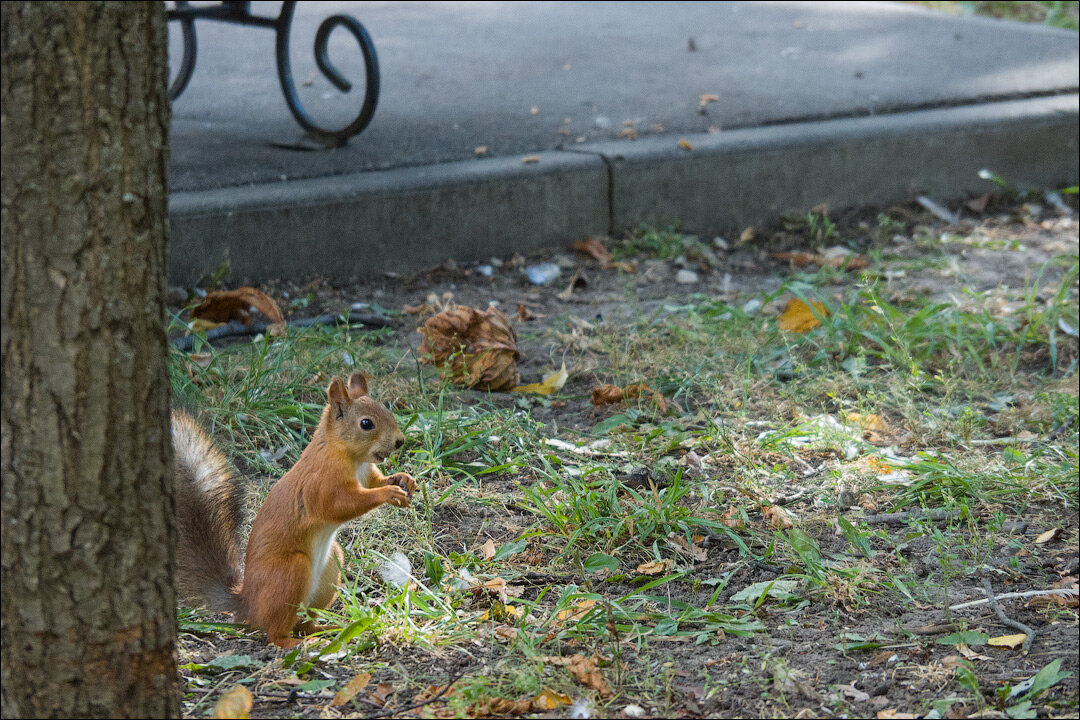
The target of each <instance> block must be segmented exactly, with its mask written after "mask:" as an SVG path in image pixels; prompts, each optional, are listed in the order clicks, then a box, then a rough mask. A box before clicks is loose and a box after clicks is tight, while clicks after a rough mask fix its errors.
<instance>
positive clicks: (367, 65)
mask: <svg viewBox="0 0 1080 720" xmlns="http://www.w3.org/2000/svg"><path fill="white" fill-rule="evenodd" d="M295 12H296V2H295V0H286V2H283V3H282V4H281V12H280V13H279V14H278V16H277V17H276V18H272V17H264V16H259V15H252V14H251V3H250V2H223V3H221V4H220V5H214V6H210V7H192V6H191V5H190V3H188V2H186V1H185V0H177V2H176V6H175V7H174V8H173V9H170V10H168V11H167V17H168V19H169V20H173V21H176V22H179V23H180V27H181V31H182V33H183V38H184V57H183V59H182V60H181V61H180V68H179V70H178V71H177V74H176V78H175V79H174V80H173V81H172V83H171V84H170V85H169V100H175V99H176V98H178V97H180V94H181V93H183V92H184V89H185V88H186V87H187V84H188V81H190V80H191V75H192V73H193V72H194V71H195V58H196V55H197V53H198V46H197V44H196V37H195V20H196V19H204V20H217V21H219V22H230V23H235V24H238V25H247V26H252V27H268V28H272V29H273V30H274V32H275V33H276V35H277V42H276V44H275V48H276V51H275V54H276V55H277V71H278V80H279V81H280V82H281V92H282V94H284V96H285V103H286V104H287V105H288V106H289V111H290V112H291V113H292V115H293V117H294V118H296V122H297V123H299V125H300V127H302V128H304V130H306V131H307V133H308V134H309V135H311V136H312V137H314V138H316V139H317V140H319V141H321V142H323V143H326V144H327V145H335V146H336V145H344V144H345V143H346V142H348V140H349V138H351V137H352V136H353V135H356V134H357V133H360V132H361V131H363V130H364V128H366V127H367V126H368V123H370V122H371V118H372V117H373V116H374V115H375V106H376V105H377V104H378V102H379V59H378V56H377V55H376V53H375V43H374V42H372V40H371V36H370V35H368V32H367V30H365V29H364V26H363V25H361V24H360V22H359V21H358V20H357V19H356V18H354V17H352V16H351V15H331V16H330V17H328V18H326V19H325V20H323V21H322V23H321V24H320V25H319V29H318V31H317V32H316V33H315V48H314V50H315V64H316V65H317V66H318V67H319V71H320V72H322V74H323V75H324V76H325V77H326V79H327V80H329V81H330V82H331V83H332V84H333V85H334V87H336V88H337V89H338V90H340V91H341V92H343V93H347V92H349V91H351V90H352V83H351V82H349V81H348V80H347V79H345V77H344V76H342V74H341V73H340V72H339V71H338V69H337V68H336V67H334V65H333V64H332V63H331V62H330V58H329V55H328V53H327V43H328V42H329V39H330V33H332V32H333V31H334V30H335V29H337V28H338V27H343V28H345V29H346V30H348V31H349V33H350V34H351V35H352V36H353V38H355V39H356V43H357V45H359V47H360V52H361V53H363V56H364V70H365V78H364V80H365V90H364V103H363V105H362V106H361V108H360V113H359V114H358V115H357V116H356V118H355V119H353V121H352V122H350V123H349V124H347V125H345V126H344V127H341V128H338V129H333V128H324V127H320V126H319V125H317V124H316V123H315V121H314V120H312V118H311V116H310V115H309V114H308V112H307V110H306V109H305V108H304V104H303V103H302V102H301V101H300V96H299V95H298V94H297V92H296V83H295V82H294V81H293V77H292V66H291V63H290V62H289V35H290V33H291V32H292V22H293V15H294V13H295Z"/></svg>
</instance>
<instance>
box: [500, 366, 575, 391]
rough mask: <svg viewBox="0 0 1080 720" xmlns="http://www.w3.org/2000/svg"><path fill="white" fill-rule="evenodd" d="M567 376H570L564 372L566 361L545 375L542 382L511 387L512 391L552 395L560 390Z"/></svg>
mask: <svg viewBox="0 0 1080 720" xmlns="http://www.w3.org/2000/svg"><path fill="white" fill-rule="evenodd" d="M568 377H570V376H569V374H568V373H567V372H566V363H563V366H562V367H561V368H559V369H558V370H556V371H555V372H553V373H551V374H550V375H547V376H545V377H544V379H543V381H542V382H538V383H529V384H528V385H518V386H517V387H516V388H513V391H514V392H527V393H535V394H537V395H554V394H555V393H557V392H559V391H560V390H562V387H563V385H565V384H566V379H567V378H568Z"/></svg>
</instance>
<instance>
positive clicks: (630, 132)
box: [619, 128, 637, 140]
mask: <svg viewBox="0 0 1080 720" xmlns="http://www.w3.org/2000/svg"><path fill="white" fill-rule="evenodd" d="M619 137H621V138H626V139H627V140H637V130H635V129H634V128H623V129H622V130H620V131H619Z"/></svg>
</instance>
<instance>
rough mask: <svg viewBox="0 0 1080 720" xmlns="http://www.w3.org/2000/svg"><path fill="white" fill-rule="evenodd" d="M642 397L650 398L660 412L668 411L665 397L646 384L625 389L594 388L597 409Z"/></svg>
mask: <svg viewBox="0 0 1080 720" xmlns="http://www.w3.org/2000/svg"><path fill="white" fill-rule="evenodd" d="M640 397H648V398H649V400H651V401H652V402H654V403H656V407H657V409H658V410H660V412H665V411H666V410H667V403H666V402H664V396H663V395H661V394H660V393H659V392H657V391H656V390H653V389H652V388H650V387H649V386H648V385H646V384H645V383H635V384H633V385H627V386H626V387H625V388H621V387H618V386H617V385H600V386H598V387H595V388H593V391H592V404H593V405H594V406H596V407H603V406H604V405H613V404H615V403H620V402H625V401H627V400H636V399H638V398H640Z"/></svg>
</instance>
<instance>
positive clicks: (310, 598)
mask: <svg viewBox="0 0 1080 720" xmlns="http://www.w3.org/2000/svg"><path fill="white" fill-rule="evenodd" d="M339 527H341V526H340V525H330V526H327V527H326V528H324V529H323V530H320V531H319V534H318V535H316V536H315V540H314V541H313V542H312V543H311V579H310V580H308V589H307V597H306V598H305V599H304V602H306V603H307V604H308V605H310V604H311V603H313V602H314V601H315V596H316V595H317V594H318V592H319V585H320V580H322V574H323V570H325V569H326V564H327V563H330V562H333V561H334V560H333V557H332V556H333V553H332V552H331V550H332V549H333V547H334V538H335V537H337V531H338V528H339Z"/></svg>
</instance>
